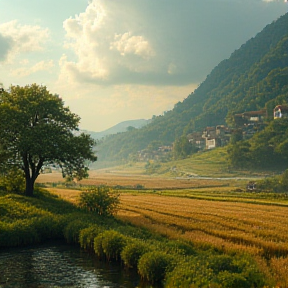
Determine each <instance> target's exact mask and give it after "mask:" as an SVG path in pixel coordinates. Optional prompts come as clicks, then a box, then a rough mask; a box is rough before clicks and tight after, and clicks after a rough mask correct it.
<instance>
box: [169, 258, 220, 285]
mask: <svg viewBox="0 0 288 288" xmlns="http://www.w3.org/2000/svg"><path fill="white" fill-rule="evenodd" d="M214 276H215V274H214V273H213V270H212V269H211V268H209V267H208V263H207V261H201V259H198V258H197V257H193V258H188V259H186V261H185V262H184V261H183V262H182V263H180V262H179V263H178V264H177V267H176V268H175V269H174V270H173V271H171V272H170V273H168V274H167V277H166V278H167V279H166V283H165V287H166V288H184V287H185V288H186V287H187V288H188V287H189V288H192V287H193V288H194V287H195V288H196V287H197V288H204V287H205V288H206V287H217V286H218V285H217V284H215V283H214V282H213V277H214Z"/></svg>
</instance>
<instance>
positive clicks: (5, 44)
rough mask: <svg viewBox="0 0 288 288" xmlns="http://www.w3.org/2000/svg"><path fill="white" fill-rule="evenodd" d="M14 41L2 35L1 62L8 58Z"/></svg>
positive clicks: (0, 46)
mask: <svg viewBox="0 0 288 288" xmlns="http://www.w3.org/2000/svg"><path fill="white" fill-rule="evenodd" d="M12 45H13V40H12V39H11V38H9V37H4V36H3V35H1V34H0V61H4V60H5V59H6V58H7V55H8V53H9V51H10V50H11V49H12Z"/></svg>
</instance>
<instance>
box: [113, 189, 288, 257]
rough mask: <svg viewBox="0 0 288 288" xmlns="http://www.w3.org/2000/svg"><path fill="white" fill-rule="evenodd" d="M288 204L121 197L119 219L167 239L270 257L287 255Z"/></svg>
mask: <svg viewBox="0 0 288 288" xmlns="http://www.w3.org/2000/svg"><path fill="white" fill-rule="evenodd" d="M287 215H288V206H287V207H285V206H284V207H281V206H274V205H267V204H266V205H263V204H259V203H257V204H249V203H241V202H230V201H208V200H199V199H187V198H179V197H169V196H161V195H143V194H139V195H135V194H134V195H132V194H129V193H127V194H122V195H121V207H120V209H119V211H118V216H117V217H119V218H120V219H122V220H125V221H128V222H130V223H133V224H135V225H138V226H143V227H146V228H148V229H151V230H153V231H155V232H160V233H161V234H164V235H167V236H168V237H171V238H183V239H187V240H189V241H191V242H193V243H194V244H196V245H199V246H203V247H204V246H207V245H208V246H213V247H216V248H217V249H221V250H224V251H227V252H228V251H233V250H237V251H239V250H242V251H247V252H249V253H252V254H254V255H260V256H265V257H266V258H271V257H273V256H287V255H288V217H287Z"/></svg>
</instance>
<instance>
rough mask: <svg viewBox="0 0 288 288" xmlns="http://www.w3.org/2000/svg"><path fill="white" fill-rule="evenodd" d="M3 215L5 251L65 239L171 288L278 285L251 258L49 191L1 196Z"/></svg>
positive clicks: (0, 234)
mask: <svg viewBox="0 0 288 288" xmlns="http://www.w3.org/2000/svg"><path fill="white" fill-rule="evenodd" d="M0 212H1V219H0V247H1V248H4V247H11V246H21V245H28V244H34V243H40V242H45V241H47V240H51V239H65V240H66V242H68V243H75V244H77V245H80V246H81V247H82V248H84V249H87V250H89V251H91V252H92V253H94V254H95V255H97V256H98V257H99V258H100V259H102V260H103V261H115V262H119V263H122V264H124V266H126V267H129V268H130V269H136V270H137V271H138V273H139V275H140V276H141V277H142V278H143V279H146V280H148V281H150V282H151V283H162V285H163V287H167V288H172V287H179V288H180V287H181V288H184V287H193V285H194V287H208V286H209V285H210V287H217V288H220V287H227V288H228V287H231V288H232V287H233V288H235V287H241V288H242V287H243V288H245V287H259V288H260V287H264V286H265V285H266V286H267V287H273V286H275V285H276V281H277V279H274V278H273V277H272V275H269V273H268V272H267V273H265V271H264V270H265V269H264V268H265V267H264V268H263V267H260V265H259V262H258V263H257V261H255V259H254V258H253V257H251V256H250V255H247V254H244V253H237V252H236V251H233V252H232V251H231V252H227V253H226V252H225V253H224V252H223V251H222V250H221V249H217V248H215V247H213V246H211V245H207V246H206V247H205V245H203V246H202V247H201V249H200V248H199V247H196V246H194V245H193V244H192V243H191V242H189V241H185V240H184V239H174V240H169V239H168V238H166V237H163V236H160V234H159V233H156V232H155V233H152V232H150V231H149V230H148V229H146V228H140V226H139V227H136V226H133V225H130V224H128V223H127V222H126V223H125V222H124V221H120V220H116V219H114V218H103V217H99V216H97V215H95V214H93V213H87V212H84V211H82V210H80V209H79V208H78V207H77V206H75V205H74V204H72V203H69V202H67V201H64V200H63V199H61V198H58V197H57V196H55V195H52V194H49V193H48V192H47V191H45V190H38V191H37V192H36V193H35V197H33V198H27V197H24V196H22V195H19V194H8V193H6V192H5V191H0ZM134 219H136V218H134ZM283 287H284V286H283Z"/></svg>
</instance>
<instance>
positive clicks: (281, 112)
mask: <svg viewBox="0 0 288 288" xmlns="http://www.w3.org/2000/svg"><path fill="white" fill-rule="evenodd" d="M279 118H288V106H287V105H277V106H276V107H275V108H274V119H279Z"/></svg>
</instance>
